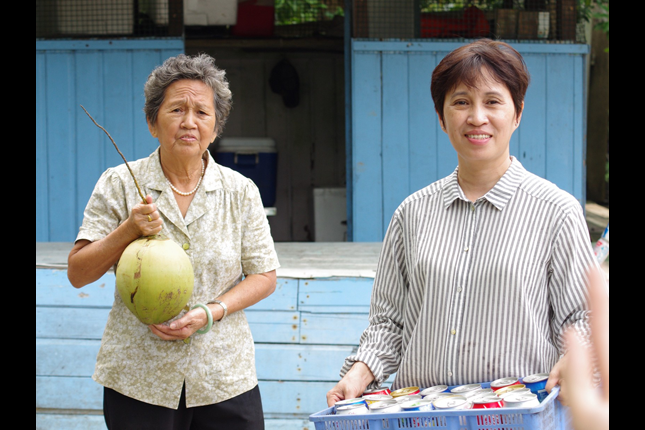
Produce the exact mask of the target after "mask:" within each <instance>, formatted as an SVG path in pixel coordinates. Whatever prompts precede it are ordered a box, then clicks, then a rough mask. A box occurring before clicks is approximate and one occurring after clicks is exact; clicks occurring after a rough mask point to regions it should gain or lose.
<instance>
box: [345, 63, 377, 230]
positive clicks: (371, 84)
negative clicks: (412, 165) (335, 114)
mask: <svg viewBox="0 0 645 430" xmlns="http://www.w3.org/2000/svg"><path fill="white" fill-rule="evenodd" d="M352 85H353V94H354V95H353V104H352V109H353V114H352V115H353V118H354V137H353V143H352V144H353V154H354V155H353V157H354V159H353V165H354V168H353V173H354V178H353V183H354V186H353V188H354V202H353V213H354V241H356V242H381V241H382V240H383V237H384V235H383V228H384V227H383V192H382V189H383V172H382V168H383V167H382V151H383V134H382V133H383V131H382V127H383V124H382V121H383V119H384V118H383V113H382V77H381V56H380V54H379V53H378V52H360V53H355V54H354V60H353V83H352Z"/></svg>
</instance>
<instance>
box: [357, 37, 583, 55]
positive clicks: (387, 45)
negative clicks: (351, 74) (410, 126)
mask: <svg viewBox="0 0 645 430" xmlns="http://www.w3.org/2000/svg"><path fill="white" fill-rule="evenodd" d="M470 42H474V40H463V41H458V42H434V41H429V42H425V41H419V40H415V41H367V40H356V41H353V45H352V49H353V50H354V51H357V52H360V51H370V52H373V51H405V52H441V51H443V52H452V51H454V50H455V49H457V48H460V47H462V46H464V45H466V44H468V43H470ZM508 42H509V43H510V44H511V45H512V46H513V47H514V48H515V49H517V50H518V51H519V52H520V53H521V54H535V53H537V54H573V55H587V54H589V52H590V46H589V45H584V44H564V43H562V44H554V43H534V42H529V43H521V42H520V43H518V42H517V41H508Z"/></svg>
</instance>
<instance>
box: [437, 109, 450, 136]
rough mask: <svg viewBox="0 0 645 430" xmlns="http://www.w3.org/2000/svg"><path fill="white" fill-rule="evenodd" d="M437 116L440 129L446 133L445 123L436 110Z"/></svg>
mask: <svg viewBox="0 0 645 430" xmlns="http://www.w3.org/2000/svg"><path fill="white" fill-rule="evenodd" d="M437 117H438V118H439V125H440V126H441V129H442V130H443V131H444V132H445V133H448V131H447V130H446V124H445V123H444V121H443V119H442V118H441V114H440V113H439V112H437Z"/></svg>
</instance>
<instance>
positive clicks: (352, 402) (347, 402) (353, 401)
mask: <svg viewBox="0 0 645 430" xmlns="http://www.w3.org/2000/svg"><path fill="white" fill-rule="evenodd" d="M355 405H363V406H365V407H367V402H366V401H365V400H364V399H348V400H341V401H340V402H338V403H336V405H335V406H334V411H336V413H338V410H339V409H340V408H343V407H346V406H355Z"/></svg>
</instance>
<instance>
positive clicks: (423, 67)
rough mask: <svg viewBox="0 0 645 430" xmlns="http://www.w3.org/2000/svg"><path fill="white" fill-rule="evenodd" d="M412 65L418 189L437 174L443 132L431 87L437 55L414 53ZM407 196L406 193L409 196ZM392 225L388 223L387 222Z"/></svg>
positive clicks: (413, 179)
mask: <svg viewBox="0 0 645 430" xmlns="http://www.w3.org/2000/svg"><path fill="white" fill-rule="evenodd" d="M409 64H410V71H409V73H410V82H409V89H408V91H409V93H410V114H409V115H410V191H411V193H414V192H416V191H419V190H421V189H423V188H425V187H427V186H428V185H430V184H431V183H433V182H434V181H436V180H437V177H438V171H439V167H438V155H437V150H438V148H437V138H436V136H437V134H438V133H439V132H441V127H439V121H438V120H437V114H436V111H435V107H434V102H433V100H432V93H431V92H430V86H431V83H432V72H433V71H434V69H435V68H436V67H437V57H436V55H434V54H433V53H431V52H428V53H425V52H423V53H413V54H410V56H409ZM406 197H407V196H406ZM388 224H389V222H388Z"/></svg>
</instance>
